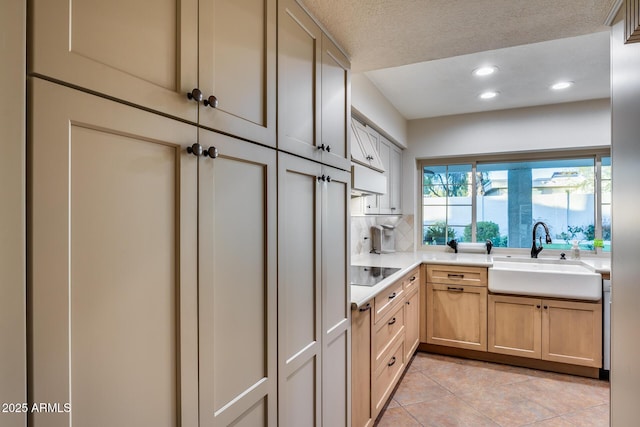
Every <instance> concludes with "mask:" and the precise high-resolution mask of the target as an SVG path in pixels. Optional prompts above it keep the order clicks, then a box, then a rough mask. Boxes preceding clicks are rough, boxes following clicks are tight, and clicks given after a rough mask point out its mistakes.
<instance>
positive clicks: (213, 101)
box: [204, 95, 218, 108]
mask: <svg viewBox="0 0 640 427" xmlns="http://www.w3.org/2000/svg"><path fill="white" fill-rule="evenodd" d="M204 106H205V107H211V108H218V98H216V97H215V96H214V95H211V96H210V97H208V98H207V99H205V100H204Z"/></svg>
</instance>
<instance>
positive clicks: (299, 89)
mask: <svg viewBox="0 0 640 427" xmlns="http://www.w3.org/2000/svg"><path fill="white" fill-rule="evenodd" d="M349 68H350V64H349V61H348V59H347V58H346V57H345V56H344V54H343V53H342V52H341V51H340V50H339V49H338V48H337V47H336V46H335V45H334V44H333V43H332V42H331V40H329V38H328V37H326V36H325V35H324V34H323V33H322V30H321V29H320V27H319V26H318V25H317V24H316V23H315V22H314V21H313V19H312V18H311V17H310V16H309V15H308V14H307V13H306V12H305V11H304V9H302V7H300V5H298V3H296V2H295V1H294V0H283V1H280V2H279V3H278V82H279V84H278V148H279V149H281V150H284V151H287V152H289V153H293V154H296V155H299V156H302V157H305V158H307V159H311V160H315V161H317V162H323V163H326V164H329V165H332V166H335V167H338V168H341V169H348V168H349V164H350V159H349V154H350V146H349V138H348V133H347V131H348V126H347V124H348V121H349V117H350V103H351V100H350V96H349V92H350V90H349V88H350V76H349Z"/></svg>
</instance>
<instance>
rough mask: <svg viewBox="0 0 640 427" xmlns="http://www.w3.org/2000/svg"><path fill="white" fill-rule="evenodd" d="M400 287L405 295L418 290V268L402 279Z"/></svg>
mask: <svg viewBox="0 0 640 427" xmlns="http://www.w3.org/2000/svg"><path fill="white" fill-rule="evenodd" d="M402 285H403V289H404V291H405V293H406V294H407V295H408V294H410V293H411V292H412V291H413V290H414V289H418V288H419V287H420V267H416V268H415V269H414V270H413V271H411V272H410V273H409V274H407V275H406V276H404V279H402Z"/></svg>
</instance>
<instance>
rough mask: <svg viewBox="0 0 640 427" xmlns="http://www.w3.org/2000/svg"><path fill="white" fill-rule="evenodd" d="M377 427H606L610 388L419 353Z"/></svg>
mask: <svg viewBox="0 0 640 427" xmlns="http://www.w3.org/2000/svg"><path fill="white" fill-rule="evenodd" d="M377 426H378V427H404V426H407V427H410V426H425V427H431V426H452V427H453V426H455V427H483V426H487V427H489V426H491V427H497V426H501V427H516V426H537V427H575V426H579V427H592V426H593V427H607V426H609V383H608V382H606V381H599V380H595V379H589V378H582V377H575V376H571V375H562V374H555V373H551V372H543V371H536V370H533V369H525V368H518V367H513V366H506V365H498V364H494V363H486V362H479V361H474V360H465V359H459V358H454V357H446V356H439V355H434V354H426V353H418V354H416V356H415V357H414V359H413V362H412V363H411V366H409V369H408V370H407V373H406V374H405V376H404V378H403V379H402V381H401V383H400V385H399V386H398V388H397V390H396V392H395V394H394V395H393V398H392V400H391V402H390V403H389V406H388V407H387V409H386V411H385V412H384V413H383V415H382V417H381V419H380V421H379V423H378V424H377Z"/></svg>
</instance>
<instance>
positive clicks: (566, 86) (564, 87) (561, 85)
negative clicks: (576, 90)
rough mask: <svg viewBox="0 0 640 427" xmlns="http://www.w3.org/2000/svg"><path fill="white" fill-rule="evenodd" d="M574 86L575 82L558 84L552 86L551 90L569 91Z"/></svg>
mask: <svg viewBox="0 0 640 427" xmlns="http://www.w3.org/2000/svg"><path fill="white" fill-rule="evenodd" d="M571 86H573V82H558V83H556V84H554V85H552V86H551V89H553V90H562V89H567V88H569V87H571Z"/></svg>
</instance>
